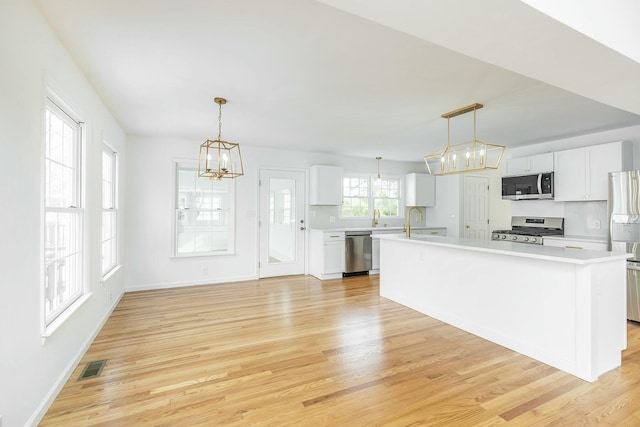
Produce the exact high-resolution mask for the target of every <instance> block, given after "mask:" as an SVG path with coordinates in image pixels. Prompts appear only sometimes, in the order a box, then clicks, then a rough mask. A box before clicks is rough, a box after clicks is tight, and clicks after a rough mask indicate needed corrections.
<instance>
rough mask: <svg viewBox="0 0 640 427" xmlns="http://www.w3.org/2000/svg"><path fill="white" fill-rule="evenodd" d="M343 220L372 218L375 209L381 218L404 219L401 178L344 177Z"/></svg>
mask: <svg viewBox="0 0 640 427" xmlns="http://www.w3.org/2000/svg"><path fill="white" fill-rule="evenodd" d="M342 182H343V190H342V191H343V201H342V211H341V216H342V217H343V218H370V217H372V216H373V212H374V210H375V209H378V210H379V211H380V217H387V218H400V217H402V211H401V209H400V206H401V187H400V186H401V182H402V180H401V178H391V177H385V178H376V177H372V176H344V177H343V181H342Z"/></svg>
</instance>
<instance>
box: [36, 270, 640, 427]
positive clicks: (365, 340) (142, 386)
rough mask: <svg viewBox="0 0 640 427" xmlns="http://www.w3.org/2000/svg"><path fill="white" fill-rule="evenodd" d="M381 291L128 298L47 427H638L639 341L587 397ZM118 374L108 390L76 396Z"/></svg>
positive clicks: (359, 280)
mask: <svg viewBox="0 0 640 427" xmlns="http://www.w3.org/2000/svg"><path fill="white" fill-rule="evenodd" d="M378 283H379V282H378V277H377V276H371V277H367V276H361V277H351V278H345V279H338V280H330V281H324V282H321V281H319V280H316V279H315V278H312V277H310V276H294V277H285V278H270V279H263V280H256V281H248V282H238V283H226V284H217V285H208V286H194V287H186V288H176V289H162V290H155V291H143V292H135V293H127V294H126V295H125V296H124V297H123V298H122V300H121V301H120V303H119V305H118V307H117V308H116V309H115V311H114V312H113V314H112V315H111V317H110V318H109V320H108V321H107V322H106V324H105V326H104V327H103V329H102V331H101V332H100V334H99V335H98V336H97V337H96V339H95V341H94V343H93V344H92V345H91V347H90V348H89V350H88V351H87V354H86V355H85V356H84V358H83V360H82V361H81V363H80V364H79V365H78V367H77V369H76V370H75V372H74V373H73V375H72V377H71V379H70V380H69V381H68V383H67V384H66V385H65V387H64V388H63V389H62V391H61V392H60V394H59V396H58V397H57V398H56V400H55V401H54V403H53V404H52V405H51V408H50V409H49V411H48V412H47V414H46V416H45V417H44V419H43V420H42V423H41V425H43V426H89V425H158V424H163V425H229V426H245V425H256V424H259V425H300V426H309V425H389V426H396V425H397V426H406V425H433V426H441V425H447V426H469V425H473V426H501V425H585V424H586V425H637V424H638V421H639V420H640V410H638V409H637V408H638V403H640V326H638V325H637V324H633V323H629V324H628V345H629V348H628V350H626V351H625V352H624V353H623V363H622V366H621V367H620V368H619V369H616V370H614V371H612V372H609V373H607V374H605V375H603V376H602V377H601V378H600V380H599V381H597V382H595V383H588V382H585V381H582V380H579V379H577V378H575V377H573V376H571V375H569V374H566V373H564V372H561V371H559V370H557V369H555V368H552V367H549V366H547V365H545V364H542V363H540V362H537V361H535V360H532V359H530V358H528V357H526V356H523V355H521V354H518V353H516V352H513V351H510V350H508V349H505V348H503V347H501V346H498V345H496V344H493V343H491V342H488V341H486V340H483V339H481V338H478V337H476V336H474V335H471V334H469V333H466V332H464V331H461V330H459V329H456V328H454V327H452V326H449V325H447V324H444V323H442V322H439V321H437V320H435V319H432V318H429V317H428V316H424V315H422V314H420V313H417V312H415V311H413V310H411V309H408V308H406V307H403V306H401V305H399V304H396V303H394V302H392V301H389V300H386V299H385V298H381V297H380V296H379V284H378ZM99 359H107V365H106V366H105V368H104V370H103V372H102V374H101V376H100V377H97V378H92V379H88V380H83V381H77V377H78V375H79V374H80V371H81V370H82V368H83V367H84V365H85V364H86V363H87V362H89V361H92V360H99Z"/></svg>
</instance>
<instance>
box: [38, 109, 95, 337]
mask: <svg viewBox="0 0 640 427" xmlns="http://www.w3.org/2000/svg"><path fill="white" fill-rule="evenodd" d="M81 150H82V125H81V123H80V121H79V120H77V119H74V118H73V117H72V116H71V115H70V114H69V113H68V112H66V111H64V110H63V109H62V108H60V107H59V106H58V105H56V104H55V103H54V102H53V101H52V100H51V99H49V98H47V100H46V107H45V150H44V163H43V166H44V171H43V172H44V240H43V241H44V283H43V287H44V292H43V297H44V317H45V325H46V326H48V325H50V324H51V322H53V321H54V320H55V319H56V318H57V317H58V316H60V315H61V314H62V313H63V312H64V311H65V310H66V309H68V308H69V307H70V306H71V305H72V304H73V303H74V302H75V301H77V300H78V299H79V298H80V297H82V296H83V295H84V294H85V292H86V287H85V285H84V274H83V264H84V256H83V252H84V249H83V238H84V233H83V216H84V209H83V207H82V193H81V192H82V153H81Z"/></svg>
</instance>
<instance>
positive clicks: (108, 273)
mask: <svg viewBox="0 0 640 427" xmlns="http://www.w3.org/2000/svg"><path fill="white" fill-rule="evenodd" d="M121 268H122V265H120V264H118V265H116V266H115V267H113V268H112V269H111V270H109V271H108V272H107V273H106V274H105V275H104V276H102V279H100V283H101V284H102V285H104V284H105V283H106V282H107V281H108V280H109V279H110V278H111V277H112V276H113V275H114V274H116V273H117V272H118V271H119V270H120V269H121Z"/></svg>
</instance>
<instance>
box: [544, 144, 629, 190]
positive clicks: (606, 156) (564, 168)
mask: <svg viewBox="0 0 640 427" xmlns="http://www.w3.org/2000/svg"><path fill="white" fill-rule="evenodd" d="M631 160H632V156H631V146H630V145H629V144H627V143H624V142H612V143H609V144H601V145H593V146H590V147H581V148H574V149H571V150H563V151H556V152H555V157H554V162H555V200H556V201H567V202H568V201H589V200H607V196H608V192H609V187H608V182H609V172H616V171H622V170H629V169H631Z"/></svg>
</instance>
